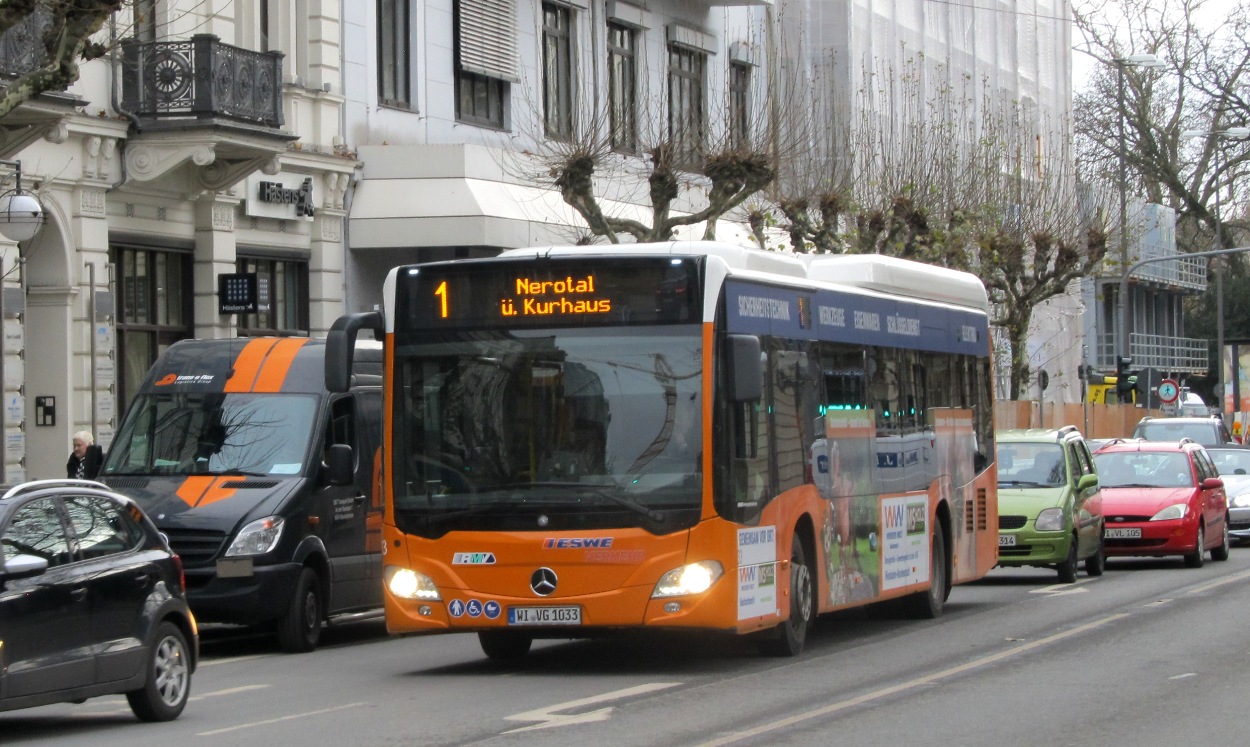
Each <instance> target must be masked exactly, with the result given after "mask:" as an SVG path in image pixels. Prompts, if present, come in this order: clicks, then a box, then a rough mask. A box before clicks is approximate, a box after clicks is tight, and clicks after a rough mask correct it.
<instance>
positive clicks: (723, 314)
mask: <svg viewBox="0 0 1250 747" xmlns="http://www.w3.org/2000/svg"><path fill="white" fill-rule="evenodd" d="M834 259H836V260H837V261H836V262H834V261H833V260H834ZM835 265H836V266H835ZM831 278H835V279H836V280H835V279H831ZM987 310H988V302H987V299H986V296H985V291H984V288H983V287H982V286H981V285H980V283H979V282H978V281H977V280H976V279H975V278H973V277H972V276H970V275H967V274H964V273H955V272H953V271H949V270H942V269H939V268H933V267H928V266H924V265H919V264H915V263H910V262H905V261H902V260H891V259H888V258H879V257H857V258H846V259H843V258H818V259H811V258H809V259H800V258H797V257H793V256H787V255H781V254H777V253H771V252H755V251H751V250H746V249H742V248H739V247H732V246H729V245H724V244H717V243H714V242H672V243H666V244H641V245H633V246H630V247H619V248H615V249H612V250H606V249H602V248H596V247H577V248H561V247H552V248H543V249H536V250H516V251H513V252H507V253H505V254H504V255H502V256H500V257H498V258H492V259H483V260H459V261H452V262H438V263H429V264H423V265H412V266H405V267H399V268H395V269H394V270H392V273H391V275H390V277H388V280H387V283H386V286H385V289H384V303H383V309H382V310H381V311H380V312H374V313H369V314H359V315H349V316H347V317H343V318H342V319H340V320H339V321H338V322H336V323H335V325H334V328H333V329H332V330H331V333H330V337H329V339H328V341H327V349H328V350H331V351H336V352H334V353H332V354H327V358H326V367H327V368H326V381H327V386H328V388H330V389H331V391H334V390H335V387H336V386H337V384H334V383H333V382H340V383H341V382H343V381H345V380H346V377H345V376H344V375H343V373H342V371H343V369H344V368H345V367H346V366H348V365H350V363H351V360H350V358H351V356H350V354H349V352H350V351H351V350H352V349H353V348H352V345H351V344H350V343H351V340H352V339H354V337H355V335H356V334H357V333H358V332H359V331H360V330H361V329H372V330H374V331H375V333H377V334H380V335H382V336H383V337H384V340H385V342H384V345H385V346H386V355H385V359H386V361H387V365H388V367H389V368H388V371H387V374H388V376H387V381H388V382H389V384H388V392H387V402H388V405H387V408H386V413H385V416H384V424H383V432H384V442H385V444H386V449H385V451H386V461H385V464H386V467H385V469H384V470H383V474H384V476H385V479H384V493H385V502H386V508H387V511H386V520H385V522H384V527H383V535H384V539H385V542H384V551H385V557H384V562H383V576H384V580H385V592H386V593H385V604H386V607H385V608H386V619H387V625H388V628H389V630H391V631H392V632H394V633H429V632H455V631H475V632H477V633H478V634H479V638H480V640H481V643H482V647H483V650H484V651H485V652H486V653H487V654H488V655H489V656H492V657H497V658H508V657H512V656H520V655H523V654H524V653H525V652H526V651H528V649H529V647H530V645H531V642H532V641H533V640H534V639H535V638H541V637H561V638H567V637H576V636H579V635H590V634H593V633H595V632H602V631H606V630H611V629H619V628H634V627H644V628H656V629H678V628H687V629H690V628H693V629H702V630H707V631H709V632H713V631H714V632H720V633H730V634H739V635H752V636H754V637H755V638H756V639H757V640H758V642H759V644H760V647H761V649H762V650H764V651H766V652H768V653H773V654H780V655H794V654H797V653H798V652H799V651H801V650H802V648H803V645H804V642H805V639H806V635H807V631H808V629H809V628H810V626H811V623H812V620H813V619H814V617H815V615H816V614H818V613H820V612H825V611H830V610H834V609H839V608H842V607H846V606H851V605H856V604H863V603H866V602H873V601H879V600H885V599H898V600H899V602H900V604H903V605H904V606H906V607H907V608H908V609H910V610H911V611H913V612H914V613H915V614H918V615H922V616H934V615H937V614H940V613H941V610H942V607H943V606H944V604H945V601H946V598H947V595H948V594H949V592H950V587H951V585H952V584H954V583H958V582H963V581H968V580H972V579H975V578H979V577H981V576H982V575H984V574H985V573H986V572H987V571H988V570H989V569H990V568H992V567H993V566H994V564H995V563H996V561H997V544H996V539H997V538H996V530H997V516H996V514H995V510H996V509H995V506H996V501H995V500H993V498H994V495H993V491H994V481H993V480H992V469H991V464H990V461H989V460H990V459H991V458H992V455H993V454H994V448H993V432H992V423H993V412H992V407H993V397H992V394H991V391H990V381H991V379H990V371H989V344H988V336H987V331H988V314H987ZM337 351H341V352H337ZM825 589H827V590H828V593H827V594H821V593H820V592H821V591H822V590H825Z"/></svg>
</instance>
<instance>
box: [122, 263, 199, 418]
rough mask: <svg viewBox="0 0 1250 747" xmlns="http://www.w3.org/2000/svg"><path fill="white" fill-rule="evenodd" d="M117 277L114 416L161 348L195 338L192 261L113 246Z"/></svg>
mask: <svg viewBox="0 0 1250 747" xmlns="http://www.w3.org/2000/svg"><path fill="white" fill-rule="evenodd" d="M112 262H113V266H114V274H113V276H114V277H115V278H117V293H118V305H119V308H118V309H117V351H118V356H119V360H120V361H121V363H120V365H119V366H118V368H119V371H118V372H117V373H118V381H117V384H118V392H117V405H118V411H119V412H124V411H125V408H126V406H127V405H129V404H130V399H131V398H132V397H134V395H135V392H137V391H138V390H139V385H140V384H141V383H142V382H143V377H144V376H146V375H147V372H148V369H149V368H151V367H152V364H153V363H155V362H156V359H157V357H158V356H160V354H161V353H163V352H165V349H166V348H168V347H169V346H170V345H173V344H174V343H175V342H177V341H179V340H186V339H190V338H191V337H194V336H195V330H194V329H193V327H192V315H191V300H192V297H193V295H194V294H193V293H192V292H191V288H192V285H191V256H190V255H189V254H183V253H180V252H170V251H162V250H156V249H138V248H132V247H114V248H113V251H112Z"/></svg>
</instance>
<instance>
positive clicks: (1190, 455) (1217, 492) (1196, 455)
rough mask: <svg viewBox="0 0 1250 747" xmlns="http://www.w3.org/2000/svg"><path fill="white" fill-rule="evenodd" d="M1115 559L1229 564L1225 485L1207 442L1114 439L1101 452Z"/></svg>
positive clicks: (1097, 459)
mask: <svg viewBox="0 0 1250 747" xmlns="http://www.w3.org/2000/svg"><path fill="white" fill-rule="evenodd" d="M1094 466H1095V467H1096V468H1097V471H1098V481H1099V485H1100V486H1101V489H1102V510H1103V515H1104V516H1105V517H1106V529H1105V531H1104V535H1103V536H1104V540H1105V546H1106V549H1107V555H1108V556H1116V555H1150V556H1163V555H1182V556H1184V558H1185V565H1187V566H1189V567H1190V568H1200V567H1201V566H1202V561H1203V557H1204V556H1205V554H1206V552H1207V551H1208V550H1209V551H1210V552H1211V559H1212V560H1228V500H1227V498H1226V497H1225V495H1224V481H1223V480H1222V479H1220V477H1219V471H1218V470H1217V469H1216V467H1215V464H1214V463H1213V462H1212V461H1211V457H1210V455H1208V454H1207V451H1206V449H1204V448H1203V447H1202V445H1201V444H1198V443H1195V442H1194V441H1190V440H1189V439H1187V438H1183V439H1181V440H1180V441H1179V442H1172V441H1142V440H1138V439H1123V440H1115V441H1112V442H1111V443H1108V444H1107V445H1105V446H1103V447H1102V448H1101V449H1099V450H1098V451H1097V453H1095V454H1094Z"/></svg>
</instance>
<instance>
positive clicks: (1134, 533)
mask: <svg viewBox="0 0 1250 747" xmlns="http://www.w3.org/2000/svg"><path fill="white" fill-rule="evenodd" d="M1103 536H1104V537H1106V538H1107V539H1141V527H1107V529H1106V531H1105V532H1104V533H1103Z"/></svg>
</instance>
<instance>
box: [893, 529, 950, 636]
mask: <svg viewBox="0 0 1250 747" xmlns="http://www.w3.org/2000/svg"><path fill="white" fill-rule="evenodd" d="M930 544H931V545H932V547H931V552H930V553H929V582H930V583H929V588H928V589H925V590H924V591H918V592H916V593H915V594H910V595H908V596H905V597H903V598H902V599H901V600H900V601H901V602H902V604H903V611H904V613H906V615H907V616H908V617H913V618H917V619H920V620H934V619H936V618H939V617H941V616H942V610H943V609H944V608H945V607H946V598H947V597H948V596H949V595H950V586H951V584H950V579H949V578H948V577H947V570H946V569H947V568H948V567H949V566H948V565H947V563H946V531H945V530H944V529H942V525H941V524H938V525H937V526H935V527H934V530H933V535H932V537H931V543H930Z"/></svg>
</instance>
